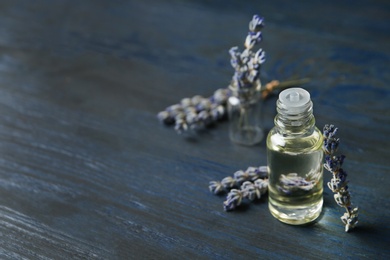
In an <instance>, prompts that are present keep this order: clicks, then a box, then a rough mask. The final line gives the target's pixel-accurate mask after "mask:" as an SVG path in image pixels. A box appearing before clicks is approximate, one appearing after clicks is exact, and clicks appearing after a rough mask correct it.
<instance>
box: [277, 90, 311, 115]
mask: <svg viewBox="0 0 390 260" xmlns="http://www.w3.org/2000/svg"><path fill="white" fill-rule="evenodd" d="M310 103H311V101H310V94H309V92H307V91H306V90H304V89H303V88H289V89H286V90H283V91H282V92H281V93H280V94H279V104H278V106H279V105H280V106H281V107H282V108H283V109H284V110H287V111H289V112H290V113H302V112H304V111H305V110H307V108H308V106H310ZM290 113H289V114H290Z"/></svg>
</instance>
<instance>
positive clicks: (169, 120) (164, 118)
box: [157, 111, 175, 125]
mask: <svg viewBox="0 0 390 260" xmlns="http://www.w3.org/2000/svg"><path fill="white" fill-rule="evenodd" d="M157 118H158V120H159V121H160V122H161V123H164V124H166V125H171V124H173V123H175V119H174V118H173V117H171V115H170V114H169V112H168V111H161V112H159V113H158V114H157Z"/></svg>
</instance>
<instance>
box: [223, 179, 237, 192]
mask: <svg viewBox="0 0 390 260" xmlns="http://www.w3.org/2000/svg"><path fill="white" fill-rule="evenodd" d="M221 183H222V185H223V187H225V188H226V189H230V188H233V187H234V186H236V180H235V179H234V178H232V177H230V176H228V177H225V178H223V179H222V181H221Z"/></svg>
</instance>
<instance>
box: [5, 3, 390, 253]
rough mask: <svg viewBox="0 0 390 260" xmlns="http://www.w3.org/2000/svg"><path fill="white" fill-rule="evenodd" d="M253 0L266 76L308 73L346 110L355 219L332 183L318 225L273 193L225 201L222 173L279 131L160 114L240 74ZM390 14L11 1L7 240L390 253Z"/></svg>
mask: <svg viewBox="0 0 390 260" xmlns="http://www.w3.org/2000/svg"><path fill="white" fill-rule="evenodd" d="M254 13H260V14H262V15H263V16H265V18H266V28H265V29H264V44H263V48H264V49H265V50H266V52H267V55H268V56H267V57H268V59H267V62H266V64H265V65H264V70H263V73H264V75H263V78H264V81H266V80H270V79H279V80H284V79H289V78H298V77H310V78H311V79H312V80H311V82H310V83H309V84H307V85H306V86H305V87H306V88H307V89H308V90H309V91H310V93H311V96H312V99H313V102H314V113H315V116H316V120H317V125H318V126H319V127H322V126H323V125H324V124H326V123H333V124H336V125H337V126H338V127H339V128H340V137H341V139H342V141H341V152H342V153H344V154H346V155H347V159H346V161H345V167H344V168H345V170H346V171H347V172H348V173H349V177H348V178H349V179H350V181H351V183H350V189H351V191H352V196H353V198H352V201H353V202H354V203H355V204H357V205H358V206H359V208H360V212H361V213H360V223H359V226H358V228H357V229H356V230H354V231H353V232H351V233H348V234H347V233H344V227H343V225H342V223H341V221H340V216H341V215H342V214H343V210H342V209H341V208H339V207H338V206H337V205H335V203H334V201H333V195H332V193H331V192H330V191H329V190H328V189H327V188H326V189H325V193H324V200H325V206H324V210H323V213H322V215H321V217H320V219H319V220H318V221H317V222H316V223H314V224H313V225H310V226H304V227H296V226H289V225H285V224H282V223H280V222H278V221H277V220H276V219H274V218H273V217H272V216H271V214H270V213H269V211H268V205H267V198H263V199H261V200H260V201H259V202H257V203H253V204H246V205H244V206H243V207H242V208H241V209H240V210H238V211H235V212H230V213H226V212H224V211H223V207H222V202H223V200H224V197H219V196H213V195H212V194H210V192H209V191H208V187H207V186H208V182H209V181H211V180H218V179H221V178H223V177H225V176H227V175H231V174H232V173H234V172H235V171H236V170H239V169H245V168H246V167H248V166H258V165H265V164H266V150H265V144H264V142H263V143H262V144H261V145H259V146H255V147H242V146H237V145H235V144H232V143H231V142H230V141H229V139H228V135H227V129H228V126H227V124H226V123H221V124H219V125H218V126H216V127H215V128H213V129H210V130H209V131H205V132H202V133H200V134H199V135H197V136H193V137H191V138H185V137H182V136H178V135H177V134H176V133H175V132H174V131H173V129H172V128H169V127H165V126H162V125H160V124H159V123H158V121H157V119H156V113H157V112H158V111H160V110H163V109H164V108H165V107H167V106H168V105H171V104H174V103H177V102H178V101H179V100H180V99H181V98H183V97H190V96H193V95H196V94H201V95H204V96H208V95H211V94H212V93H213V92H214V90H215V89H217V88H221V87H225V86H227V84H228V82H229V80H230V77H231V75H232V69H231V67H230V64H229V56H228V53H227V50H228V49H229V48H230V47H231V46H235V45H240V46H241V45H242V42H243V39H244V37H245V34H246V30H247V24H248V21H249V20H250V19H251V17H252V15H253V14H254ZM389 17H390V4H389V3H388V2H387V1H380V0H377V1H368V0H367V1H365V0H357V1H354V2H353V3H352V2H350V1H345V2H344V3H339V1H326V2H324V1H299V3H295V2H294V3H292V2H291V3H290V2H288V3H286V1H282V0H273V1H241V2H239V1H233V0H227V1H226V0H225V1H212V3H210V1H192V0H187V1H170V0H163V1H156V0H150V1H132V0H131V1H97V0H96V1H92V0H90V1H89V0H88V1H62V0H59V1H49V0H39V1H27V0H24V1H2V2H1V3H0V24H1V27H0V258H2V259H71V258H73V259H250V258H255V259H259V258H260V259H262V258H265V259H286V258H288V259H302V258H303V259H341V258H346V259H386V258H387V257H388V256H389V255H390V249H389V244H390V228H389V226H390V221H389V216H390V209H389V208H390V204H389V197H390V190H389V188H388V185H389V184H390V177H389V172H390V163H389V158H390V152H389V149H388V147H389V145H390V142H389V138H388V135H389V134H390V114H389V111H390V88H389V85H388V84H389V82H390V73H389V71H388V68H389V65H390V53H389V48H388V44H389V41H390V37H389V31H390V20H389ZM275 102H276V96H274V97H272V98H270V99H269V100H267V101H266V102H264V106H263V123H264V126H265V128H266V130H269V129H270V128H271V127H272V125H273V117H274V116H275ZM325 179H330V176H329V174H328V173H325Z"/></svg>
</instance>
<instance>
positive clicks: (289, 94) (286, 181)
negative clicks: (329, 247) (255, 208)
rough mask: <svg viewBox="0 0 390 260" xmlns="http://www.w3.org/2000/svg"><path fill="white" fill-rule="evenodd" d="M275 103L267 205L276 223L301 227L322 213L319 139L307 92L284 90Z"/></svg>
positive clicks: (268, 143)
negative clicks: (275, 111) (275, 113)
mask: <svg viewBox="0 0 390 260" xmlns="http://www.w3.org/2000/svg"><path fill="white" fill-rule="evenodd" d="M276 104H277V112H278V114H277V115H276V117H275V120H274V122H275V127H274V128H273V129H272V130H271V131H270V132H269V134H268V137H267V161H268V167H269V189H268V193H269V204H268V205H269V209H270V211H271V213H272V215H273V216H274V217H275V218H277V219H278V220H280V221H282V222H284V223H287V224H292V225H302V224H306V223H309V222H312V221H314V220H315V219H316V218H317V217H318V216H319V215H320V213H321V210H322V203H323V199H322V192H323V172H322V168H323V167H322V159H323V151H322V143H323V137H322V134H321V132H320V131H319V130H318V128H317V127H316V126H315V119H314V116H313V103H312V102H311V100H310V94H309V92H307V91H306V90H304V89H302V88H290V89H286V90H284V91H282V92H281V93H280V94H279V99H278V101H277V103H276Z"/></svg>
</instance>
